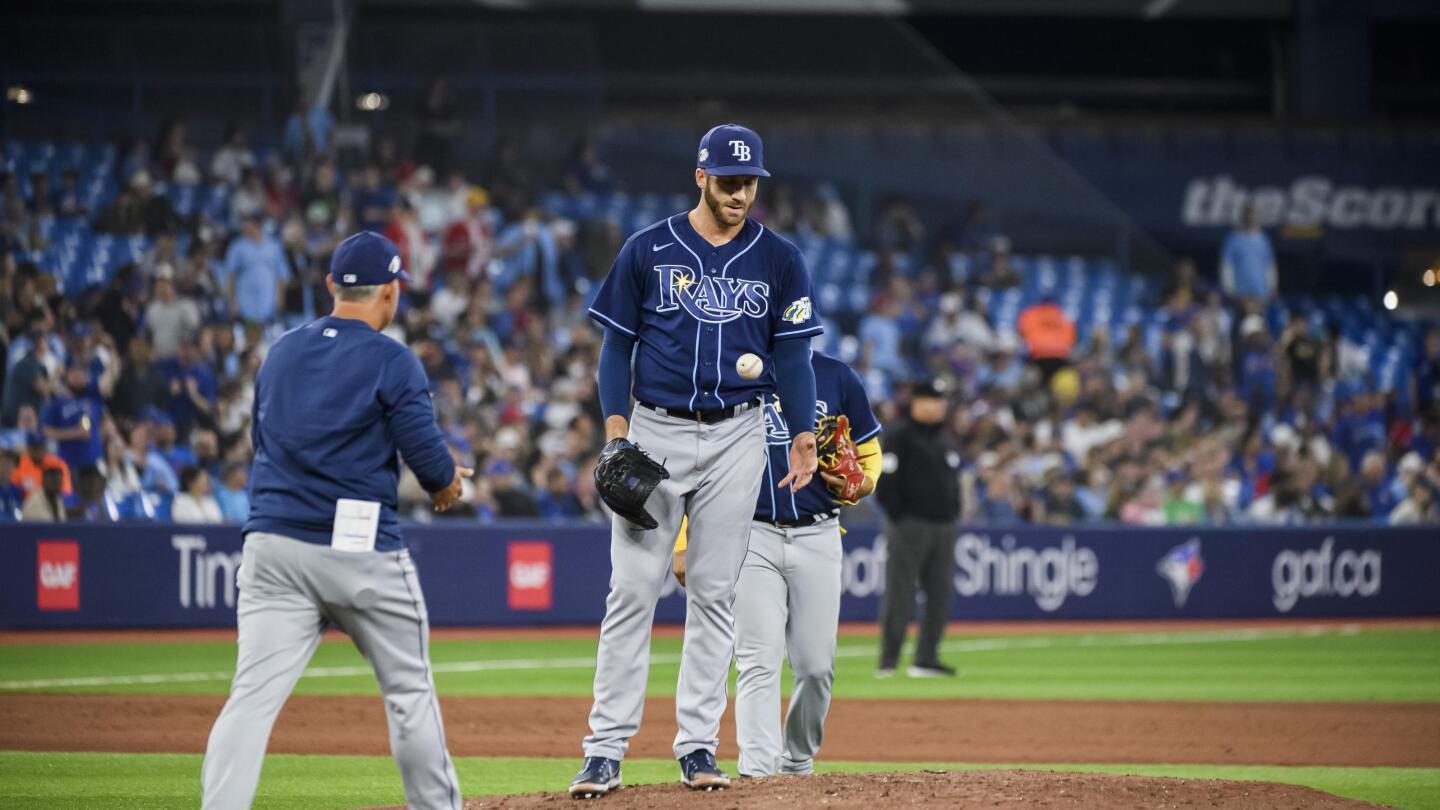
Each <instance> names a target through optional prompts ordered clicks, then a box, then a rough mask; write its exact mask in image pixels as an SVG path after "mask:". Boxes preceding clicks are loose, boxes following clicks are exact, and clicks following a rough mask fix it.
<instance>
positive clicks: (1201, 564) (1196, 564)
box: [1155, 537, 1205, 608]
mask: <svg viewBox="0 0 1440 810" xmlns="http://www.w3.org/2000/svg"><path fill="white" fill-rule="evenodd" d="M1155 573H1157V574H1159V575H1160V576H1161V577H1163V578H1164V579H1165V581H1166V582H1168V583H1170V595H1171V596H1172V597H1174V599H1175V607H1177V608H1183V607H1185V600H1186V599H1188V598H1189V597H1190V589H1191V588H1193V587H1195V583H1197V582H1199V581H1200V575H1201V574H1204V573H1205V560H1203V559H1201V557H1200V538H1198V537H1192V538H1190V539H1189V540H1187V541H1185V542H1184V543H1181V544H1180V545H1178V546H1176V547H1174V548H1172V549H1170V550H1169V551H1167V552H1165V556H1164V557H1161V558H1160V562H1158V563H1156V564H1155Z"/></svg>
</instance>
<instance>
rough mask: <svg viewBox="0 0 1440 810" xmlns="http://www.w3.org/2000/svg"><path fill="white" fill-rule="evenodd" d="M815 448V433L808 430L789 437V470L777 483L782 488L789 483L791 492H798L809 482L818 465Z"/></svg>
mask: <svg viewBox="0 0 1440 810" xmlns="http://www.w3.org/2000/svg"><path fill="white" fill-rule="evenodd" d="M819 463H820V462H819V459H818V458H817V455H816V450H815V434H814V433H812V432H810V431H808V430H807V431H805V432H804V433H797V434H795V435H794V436H792V437H791V438H790V472H789V474H788V475H786V476H785V477H784V478H781V479H780V483H779V484H778V485H777V486H779V487H780V488H781V489H784V488H785V486H786V485H789V487H790V491H791V492H799V491H800V490H802V489H804V488H805V486H806V485H807V484H809V483H810V479H811V478H812V477H814V475H815V468H816V467H817V466H818V465H819Z"/></svg>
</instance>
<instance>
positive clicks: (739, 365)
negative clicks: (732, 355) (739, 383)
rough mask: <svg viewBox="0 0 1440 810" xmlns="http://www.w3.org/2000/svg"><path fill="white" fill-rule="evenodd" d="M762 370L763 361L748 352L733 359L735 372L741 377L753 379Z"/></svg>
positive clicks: (763, 366) (763, 367)
mask: <svg viewBox="0 0 1440 810" xmlns="http://www.w3.org/2000/svg"><path fill="white" fill-rule="evenodd" d="M763 371H765V361H764V360H761V359H760V358H759V357H756V356H755V355H753V354H751V353H750V352H746V353H744V354H742V355H740V359H739V360H736V361H735V373H737V374H739V375H740V378H741V379H745V380H753V379H755V378H756V377H759V376H760V374H761V372H763Z"/></svg>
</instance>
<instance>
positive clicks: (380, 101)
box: [355, 92, 390, 112]
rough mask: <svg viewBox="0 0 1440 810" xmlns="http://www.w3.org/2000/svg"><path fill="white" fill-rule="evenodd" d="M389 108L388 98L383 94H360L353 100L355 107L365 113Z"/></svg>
mask: <svg viewBox="0 0 1440 810" xmlns="http://www.w3.org/2000/svg"><path fill="white" fill-rule="evenodd" d="M389 106H390V97H389V96H387V95H385V94H384V93H374V92H371V93H362V94H361V95H360V96H359V97H358V98H356V99H355V107H356V108H357V109H359V110H363V111H365V112H375V111H376V110H383V109H386V108H388V107H389Z"/></svg>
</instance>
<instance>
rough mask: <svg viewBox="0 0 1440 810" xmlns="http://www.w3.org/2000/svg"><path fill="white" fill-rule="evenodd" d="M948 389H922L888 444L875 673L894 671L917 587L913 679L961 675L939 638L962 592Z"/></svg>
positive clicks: (956, 464) (956, 462) (956, 459)
mask: <svg viewBox="0 0 1440 810" xmlns="http://www.w3.org/2000/svg"><path fill="white" fill-rule="evenodd" d="M947 412H948V403H947V401H946V392H945V389H944V387H943V386H941V385H940V384H939V382H938V381H931V382H924V383H920V384H918V385H916V386H915V388H914V389H913V390H912V392H911V395H910V413H909V417H910V418H909V419H907V420H906V421H905V422H904V423H903V424H902V425H901V426H900V427H899V429H897V430H895V431H892V432H891V433H890V438H889V439H888V440H887V441H886V443H885V457H884V470H885V486H883V487H881V488H880V491H879V493H878V497H879V499H880V505H881V506H882V507H883V508H884V510H885V517H886V520H885V537H886V539H887V543H888V545H887V558H886V561H885V598H884V600H883V602H882V603H881V606H880V623H881V627H882V631H883V635H882V636H881V643H880V667H879V669H877V670H876V671H875V675H876V677H880V678H888V677H890V676H891V675H893V674H895V665H896V664H897V663H898V661H899V658H900V646H901V644H903V643H904V641H905V632H906V629H907V628H908V627H909V626H910V618H911V617H912V616H913V615H914V613H915V586H916V585H917V584H918V585H919V586H920V588H921V589H923V590H924V591H925V615H924V616H923V617H922V619H921V622H920V638H919V640H918V642H917V644H916V648H915V660H914V661H913V662H912V664H911V666H910V669H909V670H908V673H909V675H910V677H912V678H936V677H941V676H945V675H954V674H955V670H954V669H952V668H950V667H948V666H946V665H945V664H944V663H942V662H941V661H940V656H939V646H940V638H941V637H942V636H943V635H944V633H945V622H946V620H947V619H948V618H949V613H950V600H951V599H952V598H953V597H954V595H955V537H956V533H957V529H958V521H959V518H960V478H959V476H960V452H959V450H957V449H956V446H955V443H954V441H953V440H952V439H951V438H950V436H949V435H948V433H947V432H946V430H945V417H946V415H947Z"/></svg>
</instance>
